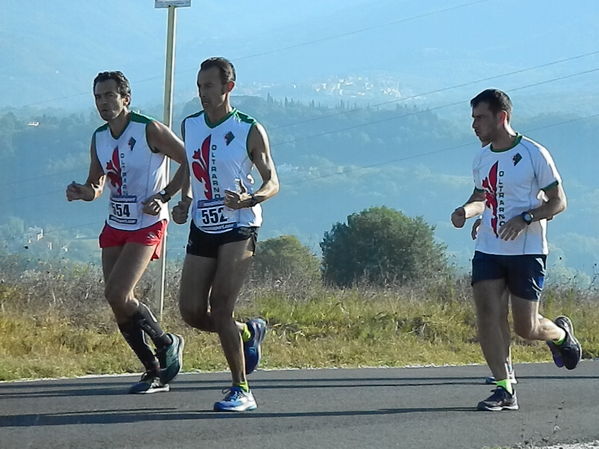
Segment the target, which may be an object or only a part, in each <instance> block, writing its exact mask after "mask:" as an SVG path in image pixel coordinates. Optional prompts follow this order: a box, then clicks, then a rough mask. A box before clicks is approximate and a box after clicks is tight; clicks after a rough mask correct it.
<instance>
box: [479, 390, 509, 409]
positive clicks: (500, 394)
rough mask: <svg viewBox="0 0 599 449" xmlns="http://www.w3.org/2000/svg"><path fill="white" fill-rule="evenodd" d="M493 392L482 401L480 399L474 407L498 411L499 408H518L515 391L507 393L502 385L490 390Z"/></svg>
mask: <svg viewBox="0 0 599 449" xmlns="http://www.w3.org/2000/svg"><path fill="white" fill-rule="evenodd" d="M492 391H493V394H492V395H491V396H489V397H488V398H487V399H485V400H484V401H480V402H479V403H478V406H477V407H476V408H477V409H478V410H485V411H490V412H498V411H501V410H518V399H517V398H516V391H514V392H513V393H511V394H510V393H508V391H507V390H506V389H505V388H503V387H497V388H495V390H492Z"/></svg>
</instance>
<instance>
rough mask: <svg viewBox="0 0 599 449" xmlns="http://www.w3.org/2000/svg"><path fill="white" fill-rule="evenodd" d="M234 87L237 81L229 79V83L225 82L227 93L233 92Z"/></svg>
mask: <svg viewBox="0 0 599 449" xmlns="http://www.w3.org/2000/svg"><path fill="white" fill-rule="evenodd" d="M234 87H235V81H229V82H228V83H226V84H225V93H229V92H231V91H232V90H233V88H234Z"/></svg>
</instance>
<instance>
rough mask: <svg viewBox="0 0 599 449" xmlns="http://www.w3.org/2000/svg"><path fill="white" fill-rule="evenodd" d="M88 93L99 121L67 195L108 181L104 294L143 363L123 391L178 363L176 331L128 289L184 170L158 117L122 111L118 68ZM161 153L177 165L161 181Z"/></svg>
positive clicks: (166, 374)
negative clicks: (84, 165)
mask: <svg viewBox="0 0 599 449" xmlns="http://www.w3.org/2000/svg"><path fill="white" fill-rule="evenodd" d="M94 97H95V100H96V107H97V108H98V112H99V113H100V116H101V117H102V119H103V120H105V121H106V124H105V125H103V126H101V127H100V128H98V129H97V130H96V132H95V133H94V135H93V137H92V143H91V155H90V156H91V158H90V159H91V160H90V167H89V175H88V177H87V181H86V182H85V183H84V184H78V183H76V182H73V183H71V184H69V186H68V187H67V191H66V195H67V199H68V200H69V201H74V200H84V201H93V200H95V199H96V198H98V197H99V196H100V195H101V194H102V191H103V189H104V187H105V186H106V185H107V186H108V190H109V191H110V204H109V212H108V217H107V219H106V224H105V226H104V229H103V230H102V233H101V234H100V247H101V248H102V269H103V272H104V283H105V296H106V300H107V301H108V303H109V304H110V306H111V308H112V311H113V313H114V316H115V318H116V321H117V324H118V326H119V329H120V331H121V333H122V334H123V337H124V338H125V340H126V341H127V343H128V344H129V346H130V347H131V349H132V350H133V352H135V354H136V355H137V357H138V358H139V360H140V361H141V363H142V364H143V365H144V368H145V372H144V373H143V375H142V377H141V379H140V381H139V382H137V383H135V384H134V385H133V386H132V387H131V388H130V389H129V392H130V393H156V392H161V391H168V390H169V385H168V383H169V382H170V381H171V380H172V379H174V377H175V376H176V375H177V373H178V372H179V370H180V369H181V364H182V351H183V338H182V337H181V336H179V335H175V334H169V333H166V332H164V331H163V330H162V328H161V327H160V324H159V323H158V321H157V320H156V318H155V317H154V315H153V314H152V312H151V311H150V309H149V308H148V307H147V306H146V305H145V304H143V303H141V302H140V301H138V300H137V299H136V298H135V295H134V289H135V285H136V284H137V282H138V281H139V279H140V278H141V276H142V274H143V273H144V271H145V269H146V267H147V266H148V263H149V262H150V260H153V259H157V258H158V257H159V256H160V250H161V246H162V241H163V237H164V234H165V232H166V226H167V222H168V216H169V215H168V208H167V207H166V202H167V201H168V200H169V199H170V197H171V196H172V195H174V194H175V193H177V192H178V191H179V189H180V188H181V185H182V183H183V180H184V179H185V177H186V175H187V170H186V168H187V165H186V164H185V163H184V162H185V151H184V149H183V142H181V140H180V139H179V138H178V137H177V136H176V135H175V134H173V132H172V131H171V130H170V129H169V128H168V127H166V126H165V125H163V124H162V123H160V122H158V121H156V120H153V119H151V118H149V117H145V116H143V115H141V114H137V113H135V112H131V111H129V104H130V103H131V88H130V86H129V81H128V80H127V78H126V77H125V76H124V75H123V74H122V73H121V72H118V71H116V72H102V73H99V74H98V76H97V77H96V78H95V79H94ZM168 158H171V159H173V160H174V161H175V162H177V163H179V164H180V167H179V170H177V173H176V174H175V176H174V177H173V179H172V180H171V182H170V183H168V184H167V182H168V179H167V176H166V164H167V163H168ZM107 179H108V182H107V183H106V182H105V181H106V180H107ZM146 334H147V335H148V336H149V337H150V338H151V339H152V342H153V343H154V345H155V346H156V354H154V352H153V351H152V349H151V348H150V347H149V346H148V344H147V343H146V339H145V335H146Z"/></svg>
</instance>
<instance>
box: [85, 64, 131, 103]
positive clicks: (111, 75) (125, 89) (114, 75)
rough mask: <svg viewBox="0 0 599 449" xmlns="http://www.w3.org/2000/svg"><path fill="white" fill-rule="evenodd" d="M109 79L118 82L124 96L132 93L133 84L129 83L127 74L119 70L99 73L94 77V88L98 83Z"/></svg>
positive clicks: (117, 86) (119, 89) (118, 87)
mask: <svg viewBox="0 0 599 449" xmlns="http://www.w3.org/2000/svg"><path fill="white" fill-rule="evenodd" d="M108 80H114V81H115V82H116V88H117V91H118V93H119V94H120V95H121V96H122V97H124V96H126V95H131V86H130V84H129V80H128V79H127V77H126V76H125V75H123V72H120V71H118V70H117V71H114V72H100V73H98V75H97V76H96V77H95V78H94V89H95V88H96V84H98V83H101V82H104V81H108Z"/></svg>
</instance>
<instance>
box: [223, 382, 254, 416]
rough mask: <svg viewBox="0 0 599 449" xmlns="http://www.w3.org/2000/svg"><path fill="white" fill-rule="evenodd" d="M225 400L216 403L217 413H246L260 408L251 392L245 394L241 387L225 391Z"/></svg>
mask: <svg viewBox="0 0 599 449" xmlns="http://www.w3.org/2000/svg"><path fill="white" fill-rule="evenodd" d="M223 393H225V398H224V399H223V400H222V401H218V402H215V403H214V411H215V412H245V411H249V410H255V409H256V408H258V406H257V405H256V400H255V399H254V395H253V394H252V392H251V391H248V392H245V391H243V390H242V389H241V388H240V387H231V388H226V389H225V390H223Z"/></svg>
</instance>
